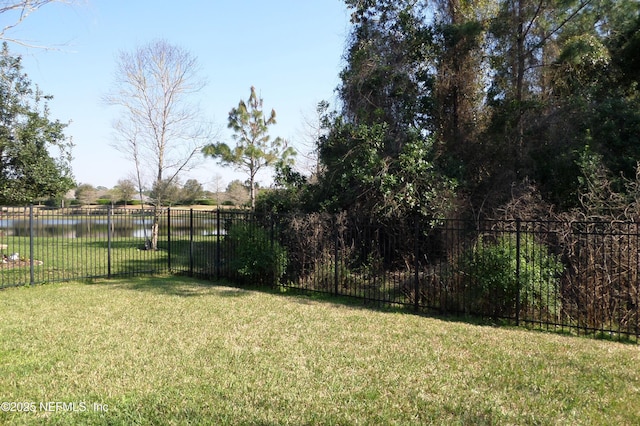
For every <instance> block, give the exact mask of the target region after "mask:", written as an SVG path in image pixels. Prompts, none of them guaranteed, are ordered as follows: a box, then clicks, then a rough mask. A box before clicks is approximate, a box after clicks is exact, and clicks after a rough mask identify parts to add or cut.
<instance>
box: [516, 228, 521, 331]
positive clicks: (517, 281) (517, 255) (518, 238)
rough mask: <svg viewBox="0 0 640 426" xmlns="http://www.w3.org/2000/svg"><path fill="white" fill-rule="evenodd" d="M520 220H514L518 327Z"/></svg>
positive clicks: (518, 318) (517, 322) (517, 319)
mask: <svg viewBox="0 0 640 426" xmlns="http://www.w3.org/2000/svg"><path fill="white" fill-rule="evenodd" d="M520 226H521V220H520V218H517V219H516V325H517V326H518V325H520Z"/></svg>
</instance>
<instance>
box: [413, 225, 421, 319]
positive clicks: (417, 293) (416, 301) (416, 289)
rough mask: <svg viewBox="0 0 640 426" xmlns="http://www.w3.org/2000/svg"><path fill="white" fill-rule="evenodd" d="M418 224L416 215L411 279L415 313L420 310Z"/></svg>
mask: <svg viewBox="0 0 640 426" xmlns="http://www.w3.org/2000/svg"><path fill="white" fill-rule="evenodd" d="M419 225H420V224H419V223H418V217H417V215H416V218H415V221H414V232H413V268H414V271H413V278H414V294H415V296H414V301H413V305H414V306H413V307H414V309H415V310H416V311H417V310H419V309H420V273H419V269H420V261H419V253H418V251H419V250H420V248H419V247H420V245H419V244H418V236H419V234H420V226H419Z"/></svg>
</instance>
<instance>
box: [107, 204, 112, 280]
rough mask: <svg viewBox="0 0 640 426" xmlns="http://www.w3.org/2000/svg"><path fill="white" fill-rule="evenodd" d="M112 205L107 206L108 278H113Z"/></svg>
mask: <svg viewBox="0 0 640 426" xmlns="http://www.w3.org/2000/svg"><path fill="white" fill-rule="evenodd" d="M112 208H113V206H112V205H109V206H108V207H107V278H111V232H112V231H111V227H112V223H111V221H112Z"/></svg>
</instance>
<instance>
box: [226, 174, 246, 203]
mask: <svg viewBox="0 0 640 426" xmlns="http://www.w3.org/2000/svg"><path fill="white" fill-rule="evenodd" d="M225 199H226V201H230V202H231V203H232V204H233V205H234V206H245V205H246V204H247V203H248V202H249V188H247V186H246V185H245V184H243V183H242V182H240V181H239V180H237V179H236V180H232V181H231V182H229V185H227V189H226V191H225Z"/></svg>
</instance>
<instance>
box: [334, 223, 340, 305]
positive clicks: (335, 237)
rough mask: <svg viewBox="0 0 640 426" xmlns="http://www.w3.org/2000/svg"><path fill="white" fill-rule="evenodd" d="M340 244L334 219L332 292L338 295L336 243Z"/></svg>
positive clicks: (338, 254)
mask: <svg viewBox="0 0 640 426" xmlns="http://www.w3.org/2000/svg"><path fill="white" fill-rule="evenodd" d="M339 244H340V236H339V235H338V220H337V219H335V220H334V253H333V279H334V281H333V284H334V294H335V295H336V296H337V295H338V282H339V280H340V276H339V269H340V268H339V266H338V262H339V260H340V258H339V256H340V253H339V248H338V245H339Z"/></svg>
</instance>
